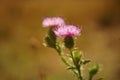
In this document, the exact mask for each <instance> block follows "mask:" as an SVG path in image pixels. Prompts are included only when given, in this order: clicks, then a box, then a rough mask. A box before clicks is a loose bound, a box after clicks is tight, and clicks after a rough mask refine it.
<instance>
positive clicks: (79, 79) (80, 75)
mask: <svg viewBox="0 0 120 80" xmlns="http://www.w3.org/2000/svg"><path fill="white" fill-rule="evenodd" d="M69 51H70V55H71V58H72V61H73V63H74V65H75V67H76V70H77V71H78V80H83V77H82V74H81V64H78V63H76V61H75V59H74V56H73V53H72V49H69Z"/></svg>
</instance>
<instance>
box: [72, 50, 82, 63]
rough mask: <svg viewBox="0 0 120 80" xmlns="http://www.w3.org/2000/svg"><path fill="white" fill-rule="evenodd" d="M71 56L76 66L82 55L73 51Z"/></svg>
mask: <svg viewBox="0 0 120 80" xmlns="http://www.w3.org/2000/svg"><path fill="white" fill-rule="evenodd" d="M72 54H73V58H74V60H75V63H76V64H78V63H79V61H80V58H81V56H82V54H81V53H80V51H77V50H75V51H73V53H72Z"/></svg>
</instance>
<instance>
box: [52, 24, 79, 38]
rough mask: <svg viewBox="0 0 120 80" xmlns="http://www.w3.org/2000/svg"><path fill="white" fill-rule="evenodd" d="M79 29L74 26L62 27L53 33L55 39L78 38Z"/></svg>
mask: <svg viewBox="0 0 120 80" xmlns="http://www.w3.org/2000/svg"><path fill="white" fill-rule="evenodd" d="M80 32H81V29H80V28H78V27H76V26H74V25H62V26H60V27H56V28H55V29H54V33H55V35H56V36H57V37H73V36H79V35H80Z"/></svg>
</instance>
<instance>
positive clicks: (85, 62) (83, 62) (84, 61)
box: [81, 60, 91, 65]
mask: <svg viewBox="0 0 120 80" xmlns="http://www.w3.org/2000/svg"><path fill="white" fill-rule="evenodd" d="M81 62H82V64H84V65H85V64H87V63H89V62H91V61H90V60H82V61H81Z"/></svg>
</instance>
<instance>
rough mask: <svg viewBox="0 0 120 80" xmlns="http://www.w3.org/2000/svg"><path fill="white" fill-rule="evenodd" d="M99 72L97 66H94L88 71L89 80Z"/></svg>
mask: <svg viewBox="0 0 120 80" xmlns="http://www.w3.org/2000/svg"><path fill="white" fill-rule="evenodd" d="M98 71H99V65H98V64H95V65H93V66H92V67H91V68H90V69H89V78H90V79H89V80H92V78H93V76H94V75H95V74H97V72H98Z"/></svg>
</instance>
